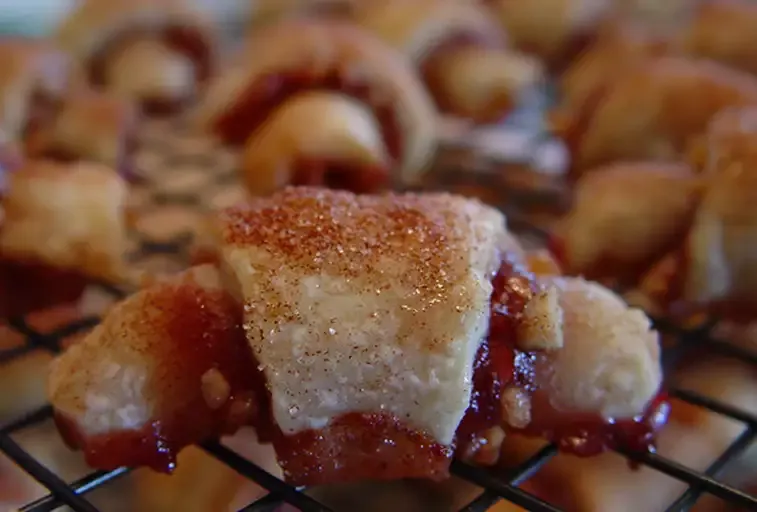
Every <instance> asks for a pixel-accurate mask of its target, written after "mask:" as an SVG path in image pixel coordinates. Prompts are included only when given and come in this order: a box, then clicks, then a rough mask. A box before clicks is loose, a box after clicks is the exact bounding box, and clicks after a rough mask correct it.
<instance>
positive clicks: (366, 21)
mask: <svg viewBox="0 0 757 512" xmlns="http://www.w3.org/2000/svg"><path fill="white" fill-rule="evenodd" d="M354 18H355V19H356V20H357V22H358V23H360V24H361V25H362V26H364V27H366V28H367V29H369V30H371V31H372V32H374V33H375V34H377V35H378V36H379V37H381V38H382V39H383V40H385V41H386V42H387V43H389V44H391V45H392V46H394V47H395V48H397V49H399V50H400V51H401V52H402V53H404V54H405V55H407V56H408V58H410V59H411V60H412V61H413V62H414V63H415V64H416V66H418V68H419V69H420V70H421V72H422V74H423V77H424V79H425V82H426V86H427V87H428V89H429V91H430V92H431V95H432V96H433V98H434V100H435V101H436V104H437V105H438V107H439V108H440V109H441V110H442V111H443V112H445V113H449V114H451V115H455V116H458V117H464V118H468V119H471V120H473V121H475V122H479V123H486V122H495V121H499V120H501V119H502V118H503V117H504V115H505V114H507V113H508V112H509V111H510V110H511V109H512V108H513V107H514V106H515V105H516V104H517V102H518V100H519V98H520V96H522V94H523V92H524V91H526V90H527V89H529V88H531V87H533V86H534V85H536V84H537V83H539V82H540V81H541V80H542V78H543V76H542V74H543V73H542V68H541V63H540V62H539V61H538V60H536V59H535V58H533V57H529V56H526V55H523V54H520V53H518V52H516V51H515V50H513V49H512V48H509V47H508V43H507V37H506V35H505V33H504V32H503V30H502V29H501V27H500V26H499V25H498V24H497V23H496V21H494V20H492V18H491V17H490V16H489V13H488V12H487V11H486V9H485V8H484V7H482V6H480V5H478V4H476V3H474V2H460V1H458V0H420V1H416V2H403V1H402V0H386V1H381V2H379V1H376V2H366V3H365V4H362V5H360V6H359V7H358V8H356V9H355V14H354Z"/></svg>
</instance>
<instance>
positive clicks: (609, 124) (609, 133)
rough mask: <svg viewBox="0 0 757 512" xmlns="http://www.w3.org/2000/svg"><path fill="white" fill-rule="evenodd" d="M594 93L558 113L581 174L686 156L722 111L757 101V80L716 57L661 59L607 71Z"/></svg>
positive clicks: (576, 169)
mask: <svg viewBox="0 0 757 512" xmlns="http://www.w3.org/2000/svg"><path fill="white" fill-rule="evenodd" d="M587 97H588V99H587V100H586V101H583V102H581V103H580V104H578V105H567V106H566V108H565V109H562V110H560V109H559V108H558V114H557V115H558V118H560V119H561V122H560V126H558V127H557V129H556V131H557V134H558V135H559V136H560V137H562V138H563V139H564V140H566V142H567V143H568V145H569V147H570V150H571V154H572V157H573V162H572V166H573V171H574V172H575V173H581V172H583V171H585V170H587V169H590V168H592V167H596V166H599V165H602V164H605V163H609V162H613V161H618V160H647V159H658V160H675V159H678V158H680V157H681V156H682V154H683V153H684V152H685V150H686V147H687V145H688V144H690V143H691V142H692V141H693V140H694V139H695V138H696V137H698V136H701V135H702V134H703V133H704V131H705V130H706V128H707V124H708V123H709V122H710V120H711V119H712V117H713V116H714V115H715V114H717V113H718V112H719V111H720V110H722V109H724V108H726V107H732V106H744V105H750V104H753V103H757V78H754V77H752V76H750V75H748V74H745V73H742V72H739V71H735V70H733V69H730V68H728V67H725V66H723V65H720V64H717V63H714V62H710V61H704V60H696V59H690V58H685V57H657V58H650V59H646V60H643V62H640V63H638V65H635V66H634V65H631V66H630V67H629V68H628V69H627V70H626V71H624V72H621V73H616V74H614V75H612V76H608V77H605V79H604V80H601V81H600V83H598V84H596V85H595V86H594V88H593V90H592V91H591V92H590V93H589V94H588V95H587Z"/></svg>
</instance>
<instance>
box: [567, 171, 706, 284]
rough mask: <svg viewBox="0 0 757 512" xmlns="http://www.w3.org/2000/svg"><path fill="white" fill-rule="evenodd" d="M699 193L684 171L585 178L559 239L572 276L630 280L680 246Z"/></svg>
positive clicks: (595, 173) (695, 182) (697, 181)
mask: <svg viewBox="0 0 757 512" xmlns="http://www.w3.org/2000/svg"><path fill="white" fill-rule="evenodd" d="M702 190H703V183H702V181H701V180H700V179H699V178H698V177H696V176H695V175H694V173H693V172H692V171H691V169H689V168H688V167H687V166H685V165H679V164H665V163H654V162H642V163H619V164H614V165H610V166H608V167H603V168H600V169H596V170H594V171H592V172H590V173H588V174H586V175H584V176H583V177H582V178H581V179H580V180H579V181H578V183H577V185H576V194H575V200H574V205H573V207H572V209H571V211H570V212H569V213H568V215H567V216H566V217H565V218H564V219H563V220H562V221H561V222H560V225H559V227H558V229H557V236H558V238H559V240H560V243H561V244H562V251H563V258H564V261H563V262H562V263H563V264H564V265H565V266H566V270H567V271H569V272H570V273H577V274H584V275H586V276H587V277H592V278H608V277H619V278H623V279H634V278H635V277H638V272H640V271H643V270H645V269H646V266H647V265H649V264H651V263H652V262H654V261H655V260H657V259H658V258H660V257H661V256H662V255H663V254H664V253H665V252H667V251H668V250H670V249H672V248H673V247H675V246H676V244H677V243H679V242H680V241H681V240H682V237H683V236H684V234H685V233H686V230H687V229H688V227H689V223H690V221H691V218H692V215H693V213H694V210H695V208H696V207H697V204H698V200H699V198H700V195H701V193H702Z"/></svg>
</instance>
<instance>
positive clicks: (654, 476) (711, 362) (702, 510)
mask: <svg viewBox="0 0 757 512" xmlns="http://www.w3.org/2000/svg"><path fill="white" fill-rule="evenodd" d="M697 355H698V357H692V358H691V359H688V360H687V361H686V365H685V367H684V368H682V369H681V370H679V371H676V372H675V374H674V375H671V376H670V380H671V382H672V385H673V386H676V387H677V388H678V389H684V390H686V391H691V392H694V393H696V394H697V395H699V396H702V397H706V399H708V400H713V401H715V402H716V403H722V404H727V405H728V406H730V407H735V408H738V409H739V410H741V411H744V412H745V414H755V412H757V401H756V400H755V395H754V392H753V389H754V386H755V383H756V382H755V375H754V370H753V367H752V366H751V365H750V364H748V363H742V362H740V361H738V360H736V359H733V358H724V357H718V356H716V355H715V354H712V353H708V352H706V351H705V352H699V353H698V354H697ZM745 429H746V426H745V425H744V424H743V423H741V422H738V421H734V420H732V419H730V418H728V417H727V416H724V415H720V414H717V413H715V412H711V411H709V410H708V409H707V408H706V407H698V406H696V405H693V404H690V403H687V402H684V401H681V400H675V399H673V400H671V411H670V420H669V422H668V425H667V426H666V428H665V429H664V430H663V431H662V432H660V435H659V439H658V442H657V455H656V456H657V457H660V458H662V461H663V462H666V461H672V463H674V464H680V465H681V466H683V467H686V468H689V469H690V470H691V471H695V472H697V473H701V472H704V471H706V470H707V468H708V467H710V465H711V464H713V463H714V462H715V461H716V460H717V459H718V458H719V457H721V455H722V454H723V453H724V452H725V451H726V450H727V449H728V447H729V446H730V445H731V444H732V443H733V442H734V441H736V439H737V437H738V436H739V435H741V434H743V433H744V431H745ZM539 444H542V443H538V442H533V441H530V440H526V439H523V438H520V437H518V436H511V437H509V438H508V439H507V440H506V442H505V443H504V447H503V448H504V453H503V459H504V460H508V461H513V462H514V464H513V465H515V464H517V463H518V462H520V461H525V460H526V459H527V458H528V456H529V455H530V454H531V453H533V452H535V451H536V450H537V449H538V448H540V446H539ZM750 451H752V452H753V450H750ZM738 459H741V460H742V461H743V462H742V463H741V464H740V463H739V462H738ZM754 464H755V460H754V453H747V454H744V456H743V457H738V458H737V459H736V460H733V461H732V462H731V463H730V464H728V465H726V468H728V469H726V470H725V471H724V472H723V471H721V473H720V474H719V475H718V478H717V480H718V481H719V482H722V483H724V484H726V485H734V484H736V483H737V481H739V480H740V481H741V482H740V483H744V482H745V481H747V482H748V481H750V480H751V481H754V479H755V476H756V474H755V465H754ZM734 470H736V471H737V473H736V475H734V474H733V472H734ZM724 473H725V474H724ZM728 473H730V474H728ZM734 476H735V477H736V478H733V477H734ZM528 482H529V483H530V484H532V492H533V493H534V494H536V496H537V497H539V498H541V499H542V500H545V501H547V502H548V503H550V504H551V505H553V506H554V507H556V508H558V509H559V510H571V511H580V512H606V511H609V510H612V511H613V512H638V511H641V510H645V511H651V510H666V509H668V508H671V505H673V503H674V502H675V501H676V500H677V499H678V498H679V497H680V496H682V495H683V494H684V493H685V492H686V490H687V487H688V485H687V483H686V482H685V481H682V480H679V479H676V478H673V477H671V476H668V475H666V474H665V473H663V472H661V471H660V470H658V469H655V468H653V467H649V466H646V465H642V466H641V467H634V466H632V465H631V464H629V460H628V458H627V457H625V456H623V455H621V454H616V453H606V454H603V455H600V456H598V457H594V458H591V459H577V458H575V457H570V456H569V455H563V454H558V455H557V456H555V457H554V458H553V459H552V460H551V461H549V462H548V463H547V464H546V465H545V466H544V467H543V468H541V469H540V470H539V472H538V473H537V474H536V475H534V477H532V478H531V479H529V481H528ZM709 498H714V497H713V496H710V495H708V494H707V493H703V495H702V498H701V499H699V500H697V502H696V505H695V506H694V507H693V508H692V510H695V511H697V512H723V511H725V510H736V509H735V508H734V509H731V508H726V505H725V503H724V501H721V500H719V499H717V500H716V499H713V500H712V501H714V503H712V502H710V503H707V502H708V499H709ZM747 508H748V507H740V508H739V510H746V509H747ZM494 510H498V509H494Z"/></svg>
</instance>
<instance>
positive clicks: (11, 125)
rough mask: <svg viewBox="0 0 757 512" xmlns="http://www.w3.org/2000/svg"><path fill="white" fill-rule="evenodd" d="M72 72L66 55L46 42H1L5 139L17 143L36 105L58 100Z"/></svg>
mask: <svg viewBox="0 0 757 512" xmlns="http://www.w3.org/2000/svg"><path fill="white" fill-rule="evenodd" d="M73 71H74V70H73V68H72V65H71V62H70V59H69V58H68V56H67V55H66V54H65V53H63V52H61V51H58V50H57V49H55V47H54V46H53V45H52V44H51V43H50V42H49V41H46V40H36V39H3V40H2V41H0V105H2V108H0V112H2V115H0V126H2V131H3V136H4V138H5V139H6V140H8V141H11V142H16V143H18V142H20V141H21V139H22V138H23V137H24V135H25V131H26V130H27V128H29V125H30V124H31V123H33V122H34V121H35V119H34V117H35V114H36V112H35V110H36V108H37V107H39V105H38V104H39V103H41V102H44V103H45V105H44V106H50V105H47V103H55V102H57V101H58V100H59V98H60V97H61V96H62V95H63V94H64V93H65V92H66V91H67V90H68V89H69V88H70V87H71V86H72V82H74V81H75V80H76V78H77V77H78V75H76V73H74V72H73ZM47 113H48V112H44V114H47Z"/></svg>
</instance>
